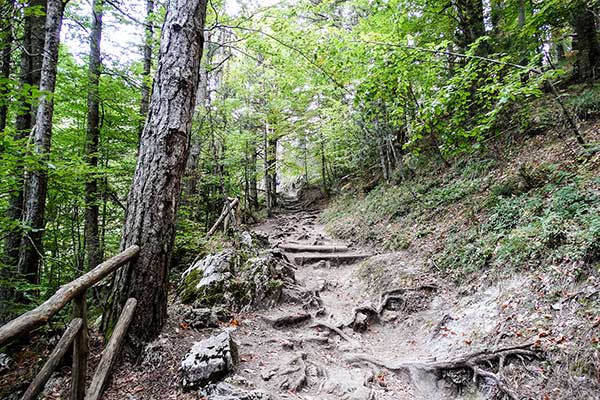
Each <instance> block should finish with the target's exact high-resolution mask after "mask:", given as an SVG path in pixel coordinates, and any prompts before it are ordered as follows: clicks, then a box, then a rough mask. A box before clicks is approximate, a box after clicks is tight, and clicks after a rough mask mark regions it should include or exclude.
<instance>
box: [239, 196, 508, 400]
mask: <svg viewBox="0 0 600 400" xmlns="http://www.w3.org/2000/svg"><path fill="white" fill-rule="evenodd" d="M283 204H284V205H283V211H282V212H280V213H278V214H276V215H274V216H273V217H272V218H270V219H268V220H267V221H265V222H263V223H261V224H259V225H257V226H254V227H253V229H254V230H255V231H258V232H261V233H263V234H267V235H268V236H269V242H270V244H271V246H273V247H278V248H280V249H283V250H284V251H285V253H286V254H287V256H288V258H289V259H290V260H292V261H293V262H294V263H295V264H296V265H297V269H296V280H297V284H298V285H299V286H300V287H303V288H304V290H305V291H308V292H311V293H314V294H315V295H316V296H318V298H319V299H320V304H319V305H318V306H315V307H313V308H309V309H307V308H306V307H304V308H303V307H302V306H301V305H292V304H288V303H283V304H280V305H278V306H277V307H275V308H273V309H270V310H265V311H261V312H257V313H254V314H248V315H244V316H240V317H239V319H240V326H239V328H238V329H237V330H236V331H235V332H234V333H233V335H234V338H235V339H236V340H237V342H238V344H239V346H240V349H239V351H240V356H241V357H240V358H241V364H240V367H239V368H238V371H237V376H239V377H240V379H237V378H234V382H236V383H238V384H239V383H242V384H244V386H247V387H248V388H256V389H261V390H264V391H266V392H267V393H269V394H270V395H271V396H272V397H273V398H274V399H280V398H298V399H306V400H317V399H322V400H327V399H331V400H333V399H336V400H337V399H342V400H370V399H378V400H404V399H423V400H424V399H428V400H435V399H460V398H469V399H476V398H483V397H481V396H480V395H479V394H478V393H477V392H476V391H475V392H469V390H468V389H465V390H464V393H457V392H456V386H454V385H450V384H449V383H447V382H446V381H445V380H443V379H440V380H438V378H437V377H436V376H435V375H434V374H430V373H422V372H419V371H416V370H415V371H412V372H411V373H410V374H405V373H394V372H390V371H388V370H386V369H382V368H379V367H375V366H373V365H371V364H366V363H351V362H349V358H350V357H351V355H353V354H357V353H360V354H365V355H369V356H371V357H374V358H377V359H380V360H388V361H393V362H399V361H401V362H423V361H431V360H445V359H450V358H453V357H455V356H457V355H459V354H467V353H472V352H474V351H476V350H480V349H481V348H474V346H473V345H474V344H475V343H476V342H477V341H478V340H480V341H481V340H482V339H483V338H485V337H486V336H487V335H488V334H489V333H491V331H492V330H493V329H495V328H497V322H498V321H497V319H498V315H497V309H499V307H500V290H499V289H498V288H492V289H490V290H488V291H486V292H485V293H483V294H480V295H472V296H466V297H464V298H463V299H462V300H461V301H458V300H457V298H456V294H454V293H452V292H450V291H448V290H444V288H443V285H442V284H441V283H440V282H437V281H436V280H435V279H434V278H433V277H432V276H430V274H429V273H428V272H426V269H425V268H424V263H423V261H422V260H416V259H410V257H414V256H412V255H410V254H409V253H388V254H379V255H375V254H374V252H373V251H372V249H366V248H355V247H353V246H352V244H349V243H346V242H341V241H338V240H335V239H332V238H330V237H329V236H328V235H327V233H326V232H325V228H324V226H323V225H322V224H321V223H320V221H319V214H320V210H319V209H308V210H307V209H304V207H302V206H301V205H299V203H298V201H297V200H295V199H294V198H293V196H292V197H291V198H287V199H285V200H284V202H283ZM363 260H365V261H364V262H363ZM391 270H393V271H394V272H393V273H391ZM365 274H366V275H365ZM365 278H366V279H365ZM399 288H402V290H401V291H400V292H398V293H401V296H399V297H397V298H392V299H391V301H389V302H387V304H385V305H384V306H383V307H382V310H381V311H382V312H381V315H380V317H377V316H373V315H369V314H368V313H367V315H364V314H363V315H364V316H363V315H361V314H355V309H356V308H357V307H359V306H367V308H368V307H369V306H371V307H374V305H377V303H380V304H379V305H381V298H380V296H379V294H380V293H381V292H383V291H386V292H392V291H393V290H397V289H399ZM306 314H310V319H309V320H307V319H308V317H306V318H307V319H305V316H306ZM356 316H358V318H356ZM297 317H298V318H297ZM353 320H354V321H353ZM350 321H353V322H354V324H350ZM321 323H323V324H324V325H321ZM347 325H354V326H353V327H352V326H347ZM327 326H330V327H341V330H340V332H341V333H336V332H334V330H335V329H332V328H328V327H327ZM409 375H410V376H409ZM459 375H460V374H459ZM457 379H458V380H457ZM460 379H461V377H460V376H459V377H457V378H456V379H455V381H456V382H457V383H459V387H460V386H461V385H460V383H461V382H460ZM462 379H464V380H465V381H467V380H469V379H471V378H469V377H462ZM462 383H465V382H462ZM473 390H474V389H473Z"/></svg>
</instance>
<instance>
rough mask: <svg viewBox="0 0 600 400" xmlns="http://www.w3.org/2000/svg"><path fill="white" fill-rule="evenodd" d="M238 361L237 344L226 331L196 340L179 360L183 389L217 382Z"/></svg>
mask: <svg viewBox="0 0 600 400" xmlns="http://www.w3.org/2000/svg"><path fill="white" fill-rule="evenodd" d="M238 362H239V360H238V352H237V345H236V344H235V342H234V341H233V339H232V338H231V335H230V334H229V332H227V331H225V332H222V333H220V334H219V335H216V336H211V337H209V338H208V339H205V340H203V341H201V342H196V343H194V345H193V346H192V348H191V350H190V351H189V352H188V353H187V355H186V356H185V358H184V360H183V361H182V362H181V369H180V373H181V375H182V378H183V379H182V386H183V389H184V390H193V389H198V388H200V387H202V386H205V385H207V384H209V383H214V382H217V381H219V380H221V379H223V378H224V377H225V376H226V375H227V374H228V373H229V372H232V371H233V370H234V369H235V366H236V365H237V364H238Z"/></svg>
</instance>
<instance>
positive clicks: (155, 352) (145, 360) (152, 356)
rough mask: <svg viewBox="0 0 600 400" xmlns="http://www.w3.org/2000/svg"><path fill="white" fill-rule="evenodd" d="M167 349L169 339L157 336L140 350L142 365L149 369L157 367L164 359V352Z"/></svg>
mask: <svg viewBox="0 0 600 400" xmlns="http://www.w3.org/2000/svg"><path fill="white" fill-rule="evenodd" d="M168 349H169V339H167V338H159V339H157V340H155V341H153V342H150V343H148V344H147V345H146V347H145V348H144V351H143V352H142V367H144V368H145V369H149V370H154V369H156V368H158V367H159V366H160V365H162V363H163V362H164V360H165V357H164V354H165V353H166V352H167V351H168Z"/></svg>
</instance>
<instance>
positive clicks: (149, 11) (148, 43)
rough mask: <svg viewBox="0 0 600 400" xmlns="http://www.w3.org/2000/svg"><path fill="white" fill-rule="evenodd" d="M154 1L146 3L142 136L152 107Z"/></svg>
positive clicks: (141, 107)
mask: <svg viewBox="0 0 600 400" xmlns="http://www.w3.org/2000/svg"><path fill="white" fill-rule="evenodd" d="M153 18H154V0H147V1H146V26H145V34H146V36H145V38H144V70H143V72H142V78H143V80H142V101H141V104H140V116H141V117H142V123H141V124H140V136H141V135H142V132H143V129H144V122H145V121H146V117H147V116H148V107H149V105H150V89H151V88H152V86H151V85H152V82H151V80H150V73H151V71H152V50H153V47H154V46H153V40H154V21H153Z"/></svg>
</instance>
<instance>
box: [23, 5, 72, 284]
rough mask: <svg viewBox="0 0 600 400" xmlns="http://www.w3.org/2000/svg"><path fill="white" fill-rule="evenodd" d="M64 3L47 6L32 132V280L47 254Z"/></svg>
mask: <svg viewBox="0 0 600 400" xmlns="http://www.w3.org/2000/svg"><path fill="white" fill-rule="evenodd" d="M63 9H64V3H63V2H62V1H61V0H48V6H47V10H46V39H45V41H44V54H43V60H42V72H41V76H40V91H41V96H40V99H39V105H38V109H37V114H36V118H35V126H34V129H33V132H32V136H33V145H34V151H35V153H36V155H37V157H38V163H37V165H36V166H35V167H34V168H33V169H32V170H31V171H30V174H29V177H28V180H27V197H26V199H25V209H24V212H23V222H24V224H25V226H27V227H28V228H29V230H28V232H25V234H24V235H23V238H22V240H21V248H20V253H19V264H18V270H19V273H20V274H22V275H23V276H25V277H26V278H27V280H28V281H29V282H31V283H37V282H38V279H39V263H40V260H41V257H42V254H43V249H42V238H43V235H44V228H45V226H44V225H45V221H44V213H45V210H46V194H47V191H48V170H47V169H48V161H49V157H50V143H51V139H52V117H53V114H54V97H53V94H54V88H55V85H56V70H57V63H58V44H59V41H60V29H61V26H62V18H63Z"/></svg>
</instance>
